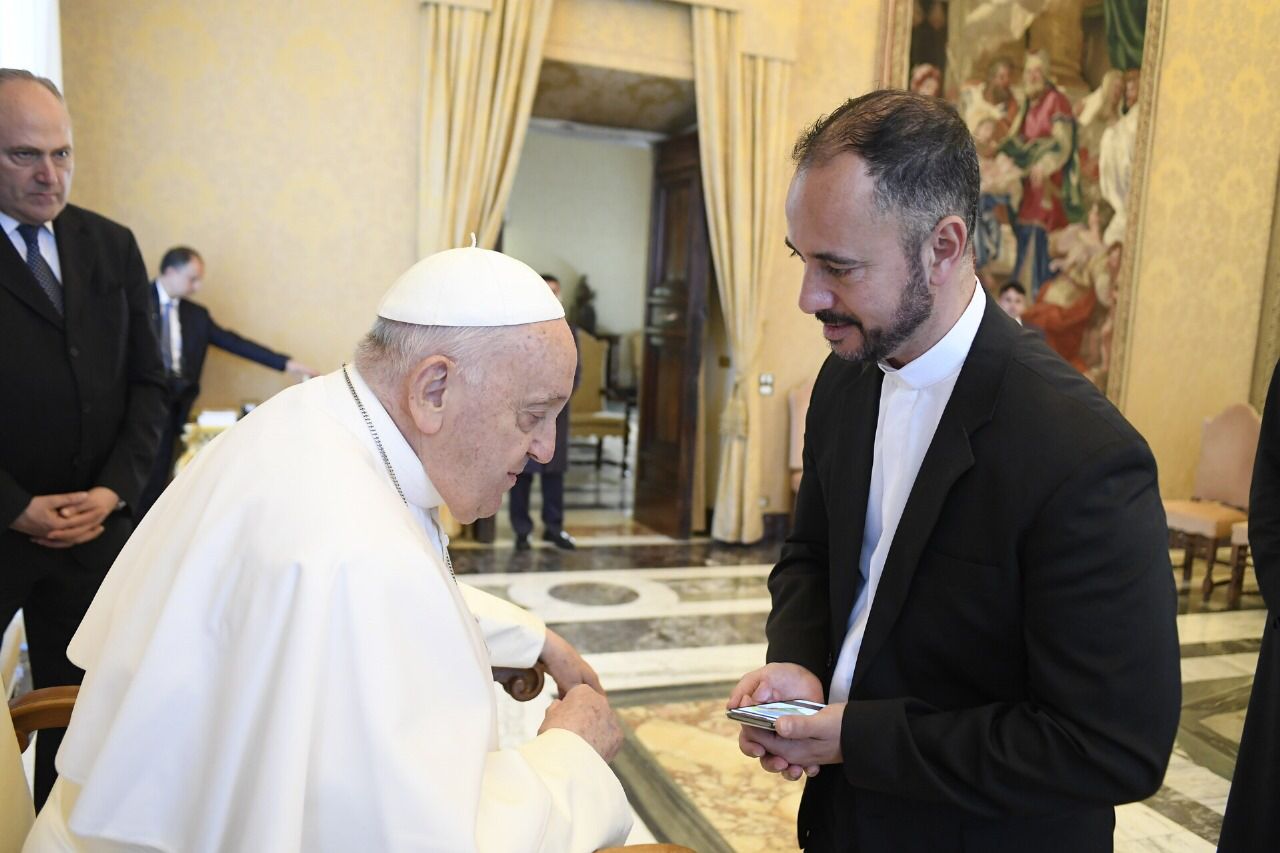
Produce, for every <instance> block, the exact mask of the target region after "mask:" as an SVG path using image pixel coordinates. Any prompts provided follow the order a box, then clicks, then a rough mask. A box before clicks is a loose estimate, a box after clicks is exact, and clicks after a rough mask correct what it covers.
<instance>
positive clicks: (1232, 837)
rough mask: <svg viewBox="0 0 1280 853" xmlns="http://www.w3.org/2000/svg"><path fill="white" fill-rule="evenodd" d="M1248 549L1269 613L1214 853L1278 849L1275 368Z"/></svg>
mask: <svg viewBox="0 0 1280 853" xmlns="http://www.w3.org/2000/svg"><path fill="white" fill-rule="evenodd" d="M1249 548H1250V550H1251V551H1253V569H1254V572H1255V573H1257V576H1258V590H1259V591H1260V592H1261V593H1262V599H1263V601H1264V602H1266V605H1267V609H1268V611H1269V612H1268V613H1267V622H1266V626H1265V627H1264V628H1263V630H1262V649H1261V651H1260V652H1259V654H1258V670H1257V674H1256V675H1255V676H1254V679H1253V691H1252V694H1251V695H1250V697H1249V711H1248V713H1247V714H1246V715H1245V719H1244V733H1243V735H1242V736H1241V738H1240V750H1239V757H1238V758H1237V759H1236V769H1235V776H1234V777H1233V778H1232V780H1231V796H1230V798H1229V799H1228V800H1227V813H1226V816H1225V817H1224V818H1223V819H1222V837H1221V839H1219V842H1218V843H1219V847H1218V849H1219V851H1221V853H1250V851H1254V850H1276V849H1280V810H1277V809H1276V792H1277V791H1280V365H1277V367H1276V369H1275V371H1274V372H1273V373H1272V374H1271V387H1270V389H1269V390H1268V391H1267V402H1266V407H1265V409H1264V411H1263V413H1262V434H1261V436H1260V437H1259V439H1258V456H1257V458H1256V459H1255V460H1254V464H1253V485H1252V487H1251V488H1250V490H1249Z"/></svg>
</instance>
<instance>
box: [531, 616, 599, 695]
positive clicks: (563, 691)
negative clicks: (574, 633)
mask: <svg viewBox="0 0 1280 853" xmlns="http://www.w3.org/2000/svg"><path fill="white" fill-rule="evenodd" d="M538 660H540V661H542V662H543V663H544V664H546V667H547V672H549V673H551V677H552V679H554V680H555V682H556V687H558V688H560V695H561V696H566V695H568V693H569V691H570V690H572V689H573V688H574V687H577V686H578V685H579V684H585V685H587V686H588V687H590V688H591V689H592V690H594V691H596V692H597V693H599V694H600V695H601V696H603V695H604V688H603V687H601V686H600V676H598V675H596V671H595V670H594V669H592V668H591V664H589V663H587V662H586V661H585V660H583V658H582V655H580V654H578V650H577V649H575V648H574V647H573V646H571V645H570V644H569V641H568V640H566V639H565V638H564V637H561V636H560V635H559V634H557V633H556V632H555V631H552V630H551V629H550V628H548V629H547V638H546V640H544V641H543V643H542V654H541V655H539V656H538Z"/></svg>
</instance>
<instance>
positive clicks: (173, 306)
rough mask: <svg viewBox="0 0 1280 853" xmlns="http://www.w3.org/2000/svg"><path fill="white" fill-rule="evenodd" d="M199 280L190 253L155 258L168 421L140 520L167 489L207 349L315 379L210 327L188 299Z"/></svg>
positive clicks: (299, 366) (182, 250) (195, 256)
mask: <svg viewBox="0 0 1280 853" xmlns="http://www.w3.org/2000/svg"><path fill="white" fill-rule="evenodd" d="M203 281H204V259H203V258H202V257H200V253H199V252H197V251H196V250H195V249H191V248H188V247H186V246H175V247H173V248H172V249H170V250H169V251H167V252H165V253H164V257H162V258H161V259H160V275H159V277H158V278H157V279H156V280H155V284H154V286H153V287H152V288H151V321H152V323H153V324H154V326H155V329H156V336H157V337H158V338H159V339H160V358H161V359H162V360H163V362H164V366H165V371H166V372H167V373H168V376H169V416H168V417H167V418H166V420H165V424H164V433H163V435H162V436H161V439H160V453H159V454H157V456H156V464H155V466H154V467H153V468H152V471H151V476H150V477H148V479H147V486H146V488H145V489H144V490H143V494H142V503H141V505H140V507H139V518H141V517H142V515H145V514H146V512H147V510H149V509H150V508H151V505H152V504H153V503H155V502H156V498H158V497H160V493H161V492H163V491H164V487H165V486H166V485H168V483H169V478H170V475H171V474H172V472H173V463H174V459H175V457H176V455H177V450H178V439H179V438H180V437H181V436H182V428H183V426H184V425H185V424H186V422H187V419H188V418H189V417H190V416H191V406H192V404H194V403H195V400H196V397H197V396H199V394H200V374H201V373H202V372H203V371H204V359H205V356H206V355H208V352H209V345H210V344H212V345H213V346H215V347H218V348H220V349H224V350H226V351H227V352H229V353H232V354H234V355H238V356H240V357H241V358H247V359H249V360H250V361H256V362H257V363H258V364H261V365H263V366H265V367H270V368H271V369H272V370H281V371H287V372H289V373H291V374H294V375H295V376H298V377H300V378H302V379H309V378H311V377H313V376H316V375H318V374H317V373H316V372H315V371H314V370H312V369H311V368H310V367H308V366H307V365H305V364H303V363H302V362H300V361H296V360H294V359H292V358H290V357H289V356H287V355H284V354H283V353H278V352H274V351H272V350H270V349H268V348H266V347H264V346H262V345H261V344H257V343H254V342H253V341H251V340H249V339H248V338H243V337H241V336H240V335H237V334H236V333H235V332H233V331H231V330H230V329H224V328H223V327H221V326H219V325H218V324H217V323H216V322H214V319H213V317H212V316H211V315H210V314H209V309H208V308H205V307H204V306H203V305H200V304H198V303H196V302H192V301H191V300H190V299H189V298H188V297H190V296H192V295H194V294H195V293H196V292H197V291H198V290H199V289H200V285H201V284H202V283H203Z"/></svg>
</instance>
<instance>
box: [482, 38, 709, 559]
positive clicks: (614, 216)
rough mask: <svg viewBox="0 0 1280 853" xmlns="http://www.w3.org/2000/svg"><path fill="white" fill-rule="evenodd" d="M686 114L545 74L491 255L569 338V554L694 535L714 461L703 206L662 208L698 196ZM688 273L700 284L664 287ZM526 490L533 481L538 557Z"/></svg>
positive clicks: (567, 69) (690, 106)
mask: <svg viewBox="0 0 1280 853" xmlns="http://www.w3.org/2000/svg"><path fill="white" fill-rule="evenodd" d="M695 116H696V108H695V105H694V100H693V84H692V82H691V81H687V80H675V79H666V78H653V77H650V76H646V75H637V74H631V73H628V72H622V71H615V70H608V69H600V68H591V67H588V66H576V65H569V64H567V63H564V62H559V61H555V60H547V61H546V62H544V64H543V69H542V77H541V79H540V85H539V91H538V95H537V96H536V98H535V103H534V107H533V119H532V120H531V123H530V128H529V132H528V134H527V136H526V139H525V144H524V148H523V151H522V154H521V160H520V165H519V169H518V172H517V175H516V180H515V184H514V185H513V189H512V194H511V199H510V201H509V203H508V209H507V217H506V220H505V224H504V229H503V250H504V251H505V252H507V253H509V254H511V255H513V256H514V257H517V258H519V259H521V260H523V261H525V262H526V263H528V264H530V265H531V266H533V267H534V268H535V269H538V270H539V271H540V272H543V273H549V274H552V275H554V276H556V277H557V278H558V279H559V280H560V284H561V298H562V301H563V302H564V304H565V307H566V312H567V315H568V317H569V320H570V322H571V323H574V324H575V325H576V326H577V327H578V329H577V333H578V335H579V343H580V345H579V351H580V356H581V358H582V369H581V373H580V385H579V390H578V391H577V392H576V393H575V396H574V399H573V401H572V402H571V414H572V416H573V419H574V426H573V427H571V430H570V434H571V436H572V441H571V444H570V456H569V458H570V466H569V469H568V471H567V472H566V475H565V500H564V503H565V516H564V528H565V530H566V531H568V532H570V533H571V534H572V535H573V536H574V537H575V538H576V539H577V540H578V541H579V544H581V545H605V544H639V543H641V542H644V541H648V540H652V541H654V542H655V543H657V542H666V541H670V540H672V539H687V538H689V537H690V536H696V535H698V533H699V532H702V531H705V530H706V527H707V525H706V516H707V508H706V503H707V501H706V494H707V492H708V491H709V490H708V489H707V487H706V483H707V479H708V473H707V468H708V456H709V455H710V456H711V457H714V455H715V452H714V451H715V450H716V449H718V439H716V438H715V432H712V433H711V435H712V441H711V442H710V447H708V444H709V442H708V441H707V432H708V431H709V428H710V429H711V430H718V417H717V415H718V412H719V405H718V404H715V403H713V404H712V405H710V406H709V405H706V404H705V403H704V398H705V397H709V398H710V399H712V400H713V401H714V400H718V399H719V398H720V397H721V396H722V395H721V394H720V393H719V385H720V384H723V382H722V379H723V376H724V375H727V374H726V373H725V369H726V368H727V364H726V363H724V359H723V357H722V349H723V348H722V347H721V346H718V345H717V344H718V343H721V342H722V341H723V337H724V335H723V331H719V333H717V332H716V330H714V329H712V328H710V326H709V324H708V323H707V322H706V318H707V316H708V313H710V314H712V315H713V316H714V317H715V318H716V320H718V317H719V312H718V311H717V310H715V308H716V306H715V301H716V300H715V283H714V278H713V275H712V273H711V272H710V270H711V262H710V253H709V251H708V249H707V247H706V239H707V238H706V228H705V214H704V213H703V211H702V208H701V204H700V203H698V204H697V205H696V208H697V209H696V211H694V210H685V211H684V212H683V213H678V212H671V211H667V210H666V209H667V208H669V207H671V203H672V202H673V201H674V202H676V203H677V204H679V203H680V202H681V199H683V200H685V201H687V200H688V198H689V197H688V194H687V192H686V191H688V190H690V189H692V190H696V196H698V197H700V195H701V185H700V182H701V175H700V172H699V171H698V169H697V141H696V136H695V135H692V134H693V133H694V131H695V128H694V119H695ZM680 139H683V142H676V141H675V140H680ZM673 146H674V148H678V149H679V150H680V151H681V152H682V153H681V155H680V156H683V157H685V158H686V160H688V159H689V156H690V154H691V156H692V161H691V162H686V163H685V164H684V167H685V170H684V172H683V173H682V175H681V178H680V180H681V181H683V184H682V186H681V188H679V191H678V192H675V193H672V192H670V190H671V189H672V187H671V186H670V185H664V184H663V181H664V179H669V178H670V176H671V174H672V171H671V169H670V163H669V162H666V163H665V165H664V162H665V161H666V160H669V158H670V156H671V154H670V152H671V151H672V150H673ZM664 152H667V153H664ZM690 167H691V168H690ZM664 176H665V178H664ZM664 186H665V188H664ZM680 216H684V219H680V218H679V217H680ZM689 216H694V217H695V219H693V220H689V219H688V217H689ZM690 223H692V225H691V224H690ZM681 229H683V231H681ZM677 232H680V235H681V236H680V238H679V239H678V240H677V241H676V242H675V243H672V241H671V239H670V238H671V237H672V236H673V235H674V234H676V233H677ZM690 259H692V261H693V263H694V264H695V266H696V265H697V264H698V263H701V264H703V265H704V267H705V269H704V271H703V272H702V273H701V274H695V275H693V276H690V275H689V270H688V269H686V270H684V271H683V272H681V273H680V274H679V275H673V274H672V273H673V271H674V270H676V269H677V267H679V266H680V264H681V263H684V264H685V266H688V262H689V261H690ZM588 295H590V298H588ZM677 303H678V304H677ZM673 312H675V313H674V314H673ZM673 316H678V317H679V319H680V322H679V324H676V325H679V326H680V327H681V328H680V329H679V330H678V331H679V334H675V333H676V331H677V330H676V329H674V328H673V324H675V321H674V320H672V317H673ZM708 338H709V339H710V345H706V346H704V343H703V342H704V339H708ZM708 411H710V414H711V416H710V417H708ZM593 415H599V418H592V417H591V416H593ZM584 421H594V422H596V424H597V426H598V427H599V428H598V429H596V428H595V427H592V426H591V425H590V424H584ZM588 427H590V428H588ZM708 450H710V451H711V453H710V454H708V452H707V451H708ZM711 476H714V473H712V474H711ZM711 482H712V483H714V480H712V481H711ZM539 491H540V489H539V483H538V482H537V478H535V481H534V483H533V489H532V492H533V494H532V501H531V507H530V515H531V516H532V518H533V521H534V528H535V532H534V535H533V537H532V539H533V541H534V543H535V544H537V543H538V539H539V537H540V533H541V530H542V525H541V524H540V523H539V516H540V514H541V508H540V503H539V499H540V495H539ZM710 491H714V486H712V488H711V489H710ZM507 513H508V508H507V507H505V506H504V508H503V510H502V511H501V512H500V514H499V517H498V519H496V525H495V527H496V537H495V538H496V544H498V545H500V546H501V545H503V544H510V542H511V541H512V538H513V533H512V528H511V525H510V521H509V518H508V516H507Z"/></svg>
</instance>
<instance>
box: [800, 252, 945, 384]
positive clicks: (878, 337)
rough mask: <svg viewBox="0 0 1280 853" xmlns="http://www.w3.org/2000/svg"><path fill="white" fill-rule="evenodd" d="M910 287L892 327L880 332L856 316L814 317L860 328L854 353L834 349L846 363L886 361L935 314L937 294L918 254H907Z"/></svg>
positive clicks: (831, 314)
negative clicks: (859, 340)
mask: <svg viewBox="0 0 1280 853" xmlns="http://www.w3.org/2000/svg"><path fill="white" fill-rule="evenodd" d="M907 265H908V266H907V286H906V287H905V288H903V291H902V296H901V298H899V299H898V305H897V307H896V308H894V309H893V316H892V317H890V318H889V325H888V326H886V327H884V328H880V329H867V327H866V326H864V325H863V324H862V321H861V320H859V319H858V318H857V317H855V316H853V315H852V314H841V313H839V312H838V311H825V310H824V311H818V312H817V313H816V314H814V315H813V316H814V317H816V318H817V319H818V321H819V322H821V323H824V324H831V325H835V326H844V325H849V326H856V327H857V328H858V331H859V332H861V333H862V346H861V347H859V348H858V349H856V350H854V351H853V352H840V351H839V350H837V349H836V348H835V347H834V346H832V348H831V351H832V352H834V353H835V354H836V355H837V356H839V357H840V358H842V359H844V360H845V361H848V362H851V363H853V364H865V363H867V362H870V361H876V362H879V361H884V360H885V359H887V358H889V357H890V356H891V355H893V353H894V352H895V351H896V350H897V349H898V348H899V347H901V346H902V345H903V344H904V343H906V342H907V340H909V339H910V338H911V336H912V335H914V334H915V332H916V330H917V329H919V328H920V326H922V325H923V324H924V321H925V320H928V319H929V317H930V315H932V314H933V294H932V293H930V292H929V280H928V278H927V277H926V276H925V273H924V264H923V263H922V262H921V260H920V255H919V254H918V252H908V253H907Z"/></svg>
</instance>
